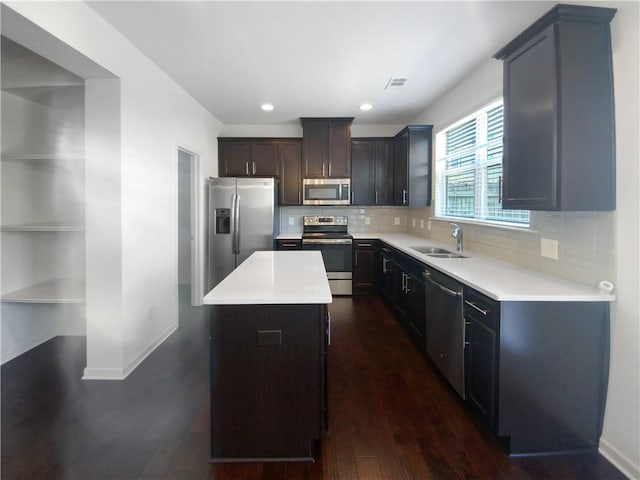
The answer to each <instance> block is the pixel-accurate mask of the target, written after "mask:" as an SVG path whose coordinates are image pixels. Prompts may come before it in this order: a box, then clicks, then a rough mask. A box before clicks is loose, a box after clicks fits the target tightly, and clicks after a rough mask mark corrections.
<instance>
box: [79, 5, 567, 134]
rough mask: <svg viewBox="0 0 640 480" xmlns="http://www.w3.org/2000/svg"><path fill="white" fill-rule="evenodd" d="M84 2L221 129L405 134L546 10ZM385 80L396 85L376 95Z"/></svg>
mask: <svg viewBox="0 0 640 480" xmlns="http://www.w3.org/2000/svg"><path fill="white" fill-rule="evenodd" d="M88 3H89V5H90V6H91V7H92V8H93V9H94V10H95V11H96V12H97V13H98V14H100V15H101V16H102V17H103V18H105V19H106V20H107V21H108V22H109V23H111V24H112V25H113V26H114V27H115V28H116V29H118V30H119V31H120V32H122V33H123V34H124V35H125V36H126V37H127V38H128V39H129V40H130V41H131V42H132V43H133V44H134V45H135V46H136V47H137V48H139V49H140V50H141V51H142V52H143V53H144V54H145V55H146V56H147V57H149V58H150V59H151V60H152V61H153V62H155V63H156V64H157V65H158V66H159V67H160V68H161V69H162V70H164V71H165V72H166V73H167V74H168V75H169V76H171V77H172V78H173V79H174V80H175V81H176V82H177V83H178V84H180V85H181V86H182V87H183V88H184V89H185V90H186V91H187V92H189V93H190V94H191V95H192V96H193V97H194V98H195V99H196V100H197V101H199V102H200V103H201V104H202V105H204V106H205V107H206V108H207V109H208V110H209V111H210V112H211V113H212V114H213V115H214V116H215V117H216V118H218V119H219V120H220V121H221V122H222V123H224V124H227V125H243V124H246V125H252V124H253V125H259V124H297V123H299V117H323V116H336V117H356V120H355V121H354V123H360V124H387V125H389V124H405V123H408V122H410V121H411V120H412V119H414V118H415V117H416V116H417V115H418V114H419V113H421V112H422V111H424V110H425V108H426V107H427V106H429V104H430V103H431V102H432V101H433V100H434V99H436V98H438V97H439V96H440V95H442V94H443V93H444V92H446V90H447V89H448V88H450V87H451V86H453V85H455V84H456V83H458V82H459V81H460V80H462V79H463V78H464V76H465V75H467V74H468V73H469V72H471V71H473V69H474V68H476V67H477V66H478V65H479V64H480V63H482V62H484V61H486V60H487V59H489V58H491V56H492V55H493V53H495V52H496V51H497V50H498V49H499V48H501V47H502V46H503V45H504V44H506V43H507V42H509V41H510V40H511V39H512V38H513V37H515V36H516V35H517V34H518V33H520V32H521V31H522V30H523V29H524V28H526V27H527V26H528V25H530V24H531V23H532V22H533V21H535V20H536V19H537V18H538V17H539V16H541V15H542V14H543V13H544V12H546V11H547V10H548V9H550V8H551V7H552V6H553V5H554V4H555V2H541V1H505V2H487V1H466V2H465V1H462V2H454V1H449V2H446V1H444V2H443V1H440V2H435V1H434V2H424V1H412V2H400V1H388V2H377V1H356V2H338V1H329V2H311V1H289V2H273V1H259V2H243V1H242V2H237V1H236V2H218V1H209V2H195V1H182V2H166V1H142V2H131V1H125V2H118V1H114V2H88ZM496 61H497V60H496ZM392 77H393V78H396V77H402V78H406V79H407V81H406V83H405V85H404V86H403V87H389V88H387V89H386V90H385V85H386V84H387V82H388V80H389V79H390V78H392ZM264 102H269V103H272V104H274V105H275V110H273V111H272V112H269V113H266V112H263V111H262V110H260V105H261V104H262V103H264ZM363 102H368V103H371V104H373V109H372V110H370V111H369V112H361V111H360V110H359V108H358V107H359V105H360V104H361V103H363Z"/></svg>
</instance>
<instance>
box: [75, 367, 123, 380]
mask: <svg viewBox="0 0 640 480" xmlns="http://www.w3.org/2000/svg"><path fill="white" fill-rule="evenodd" d="M82 380H124V373H123V370H122V369H121V368H89V367H86V368H85V369H84V374H83V375H82Z"/></svg>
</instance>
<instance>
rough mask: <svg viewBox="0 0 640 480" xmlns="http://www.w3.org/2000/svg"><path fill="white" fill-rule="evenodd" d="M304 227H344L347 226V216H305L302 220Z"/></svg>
mask: <svg viewBox="0 0 640 480" xmlns="http://www.w3.org/2000/svg"><path fill="white" fill-rule="evenodd" d="M302 222H303V224H304V225H344V226H347V225H348V224H349V217H348V216H347V215H329V216H320V215H305V216H304V217H303V219H302Z"/></svg>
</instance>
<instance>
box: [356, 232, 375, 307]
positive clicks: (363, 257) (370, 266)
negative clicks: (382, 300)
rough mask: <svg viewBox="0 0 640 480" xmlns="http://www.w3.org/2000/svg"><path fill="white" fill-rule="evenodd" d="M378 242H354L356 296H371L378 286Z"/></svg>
mask: <svg viewBox="0 0 640 480" xmlns="http://www.w3.org/2000/svg"><path fill="white" fill-rule="evenodd" d="M376 248H377V241H376V240H355V241H354V242H353V276H352V279H353V286H352V291H353V294H354V295H358V294H371V293H374V291H375V286H376Z"/></svg>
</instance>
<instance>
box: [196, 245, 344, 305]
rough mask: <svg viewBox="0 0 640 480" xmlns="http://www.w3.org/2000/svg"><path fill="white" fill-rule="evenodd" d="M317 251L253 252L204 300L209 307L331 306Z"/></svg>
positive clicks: (320, 257)
mask: <svg viewBox="0 0 640 480" xmlns="http://www.w3.org/2000/svg"><path fill="white" fill-rule="evenodd" d="M331 300H332V298H331V291H330V290H329V281H328V280H327V273H326V271H325V269H324V263H323V261H322V254H321V253H320V252H319V251H303V250H295V251H291V250H288V251H276V252H255V253H253V254H252V255H251V256H250V257H249V258H247V259H246V260H245V261H244V262H243V263H241V264H240V265H239V266H238V268H236V269H235V270H234V271H233V272H231V273H230V274H229V275H228V276H227V277H226V278H225V279H223V280H222V281H221V282H220V283H219V284H218V285H216V286H215V287H214V289H213V290H211V291H210V292H209V293H207V295H205V297H204V303H205V304H208V305H249V304H251V305H260V304H294V303H295V304H323V303H325V304H326V303H331Z"/></svg>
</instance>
